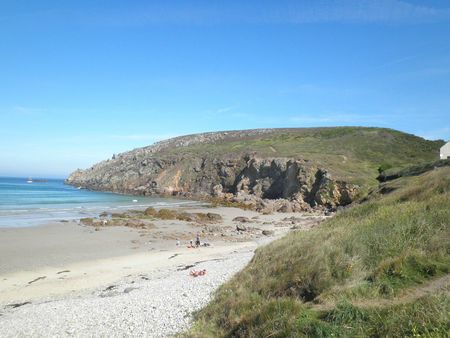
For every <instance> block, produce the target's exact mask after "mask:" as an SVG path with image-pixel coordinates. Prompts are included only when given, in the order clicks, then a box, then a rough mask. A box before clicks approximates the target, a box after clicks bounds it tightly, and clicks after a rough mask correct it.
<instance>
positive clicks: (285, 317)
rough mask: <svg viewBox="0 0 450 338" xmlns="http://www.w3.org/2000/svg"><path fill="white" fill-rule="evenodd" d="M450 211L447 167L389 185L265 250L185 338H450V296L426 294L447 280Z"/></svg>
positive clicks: (203, 312)
mask: <svg viewBox="0 0 450 338" xmlns="http://www.w3.org/2000/svg"><path fill="white" fill-rule="evenodd" d="M383 188H384V190H383ZM385 191H390V193H388V194H386V193H384V192H385ZM449 206H450V167H448V166H447V167H441V168H438V169H435V170H431V171H428V172H425V173H423V174H421V175H418V176H405V177H401V178H399V179H397V180H393V181H391V182H387V183H384V184H383V186H382V187H381V189H380V190H379V191H376V192H373V193H372V194H371V196H370V199H369V200H368V201H367V202H365V203H364V204H362V205H358V206H355V207H352V208H350V209H347V210H345V211H343V212H341V213H339V214H338V215H337V216H336V217H334V218H332V219H330V220H329V221H327V222H325V223H323V224H322V225H321V226H320V227H318V228H316V229H314V230H311V231H308V232H294V233H290V234H288V235H287V236H285V237H284V238H282V239H280V240H278V241H275V242H273V243H271V244H269V245H267V246H265V247H262V248H260V249H258V250H257V252H256V254H255V256H254V258H253V259H252V261H251V262H250V264H249V265H248V266H247V267H246V268H245V269H244V270H243V271H241V272H240V273H238V274H237V275H236V276H235V277H234V278H233V279H232V280H231V281H229V282H228V283H226V284H224V285H223V286H222V287H221V288H219V290H218V291H217V292H216V294H215V297H214V299H213V301H212V302H211V303H210V304H209V305H208V306H207V307H206V308H205V309H203V310H201V311H200V312H199V313H197V315H196V322H195V324H194V326H193V328H192V330H191V331H190V332H189V333H188V334H187V335H190V336H193V337H202V336H203V337H231V336H235V337H303V336H305V337H307V336H309V337H331V336H335V337H341V336H346V337H361V336H370V337H385V336H391V337H401V336H416V337H422V336H423V337H445V336H448V334H449V332H450V319H449V313H450V299H449V297H448V290H447V291H439V290H440V289H439V288H436V290H434V291H433V292H430V293H421V292H420V290H421V288H423V287H425V286H426V285H428V284H429V283H432V282H434V281H438V282H439V281H440V278H443V276H446V275H448V273H449V266H450V224H449V221H450V207H449Z"/></svg>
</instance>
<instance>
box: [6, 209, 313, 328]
mask: <svg viewBox="0 0 450 338" xmlns="http://www.w3.org/2000/svg"><path fill="white" fill-rule="evenodd" d="M171 209H174V210H179V211H182V212H185V211H190V212H194V213H195V212H203V213H209V212H213V213H217V214H219V215H221V217H222V220H221V221H220V222H219V223H217V224H214V225H213V226H210V228H213V229H215V230H214V231H215V232H210V233H207V235H208V240H207V241H208V242H209V243H211V246H207V247H200V248H195V249H190V248H188V247H187V246H188V243H189V238H195V235H196V234H197V233H199V231H200V230H203V231H204V229H207V228H208V226H205V225H199V224H195V223H192V222H185V221H180V220H162V219H157V220H152V227H151V228H149V229H142V228H130V227H124V226H108V227H102V228H99V229H98V228H95V227H93V226H85V225H81V224H79V223H77V222H67V223H61V222H59V223H53V224H49V225H45V226H38V227H27V228H8V229H6V228H2V229H0V256H1V257H2V261H1V264H0V290H1V292H0V325H1V326H2V327H7V328H8V329H7V330H6V331H5V332H6V333H5V334H6V336H8V335H11V336H15V335H27V334H37V335H46V334H54V335H61V334H62V335H66V333H65V332H66V331H67V330H69V331H70V329H67V330H66V331H58V329H57V328H55V330H54V331H51V330H49V331H46V330H47V329H48V328H47V327H45V326H43V325H42V324H39V322H40V321H46V320H47V319H46V318H41V317H40V316H41V315H40V313H47V317H48V318H52V316H61V315H60V314H58V313H55V312H52V311H53V310H51V309H48V308H47V307H49V306H50V305H48V304H65V305H64V306H65V307H66V308H67V311H68V313H72V311H85V308H84V306H82V308H80V309H78V310H77V306H78V305H73V303H74V302H78V301H80V302H84V303H90V304H91V303H92V304H94V303H95V304H96V303H98V302H100V303H102V300H101V299H104V298H107V299H108V301H111V302H116V301H117V306H118V307H120V306H121V305H120V304H122V303H123V302H125V303H128V301H129V300H127V298H126V296H128V295H129V294H130V295H131V294H132V293H133V294H135V295H137V294H139V293H140V292H144V290H147V291H145V292H150V293H151V294H153V295H155V294H156V295H158V296H157V297H160V298H161V297H162V298H164V297H166V296H167V295H168V294H166V293H167V292H168V293H170V294H172V295H174V297H175V298H176V302H178V303H179V300H180V299H184V300H186V301H187V302H188V304H190V305H189V307H187V308H185V307H184V305H180V304H178V303H177V304H178V306H179V307H180V311H182V312H183V316H181V317H179V315H180V313H179V312H177V316H178V317H177V318H178V320H177V322H179V324H180V325H181V323H184V324H183V325H187V323H188V322H187V321H186V320H184V319H183V320H182V319H180V318H190V317H189V316H190V313H191V312H192V311H190V310H191V308H192V309H194V308H195V309H199V308H200V307H201V306H203V305H206V303H207V301H208V300H209V299H210V294H211V292H212V291H213V290H215V288H217V287H218V286H219V285H221V284H222V283H223V282H224V281H225V280H226V279H228V278H231V277H232V276H233V275H234V273H236V272H237V271H239V270H240V269H242V268H243V267H244V266H245V265H246V263H247V262H248V261H249V260H250V259H251V257H253V253H254V251H255V249H256V248H257V247H259V246H260V245H263V244H266V243H269V242H271V241H272V240H274V239H276V238H279V237H280V236H282V235H283V234H285V233H287V232H288V231H290V229H291V227H293V226H295V227H296V228H297V229H308V228H309V227H311V226H314V225H315V224H316V223H317V221H320V219H322V217H321V216H317V217H312V216H302V215H301V214H293V213H292V214H288V213H286V214H280V213H277V214H272V215H261V214H259V213H257V212H254V211H248V210H241V209H236V208H227V207H218V208H211V207H200V208H199V207H196V208H192V207H177V208H171ZM236 217H243V218H246V219H247V220H248V222H247V221H246V223H242V224H241V223H240V222H238V221H235V219H236ZM244 224H245V226H244ZM238 225H239V227H241V228H242V229H246V230H242V231H237V230H236V228H237V227H238ZM97 230H98V231H97ZM262 230H266V231H269V232H270V234H271V235H269V236H267V235H263V234H262ZM177 238H180V239H181V245H180V246H177V245H176V239H177ZM201 239H202V241H203V240H204V239H205V235H204V234H203V233H202V238H201ZM203 268H205V269H207V275H206V276H200V277H197V278H194V277H192V276H190V275H189V271H190V270H191V269H203ZM164 280H165V281H166V282H165V283H163V284H164V285H165V286H167V287H169V285H171V284H174V285H177V287H176V289H174V290H172V291H170V290H169V291H166V292H164V291H162V290H158V289H154V288H152V285H156V284H158V283H162V282H163V281H164ZM181 280H183V281H184V282H183V283H181V284H179V282H180V281H181ZM199 282H200V284H202V283H203V282H205V283H206V285H204V289H201V290H197V286H196V285H197V283H199ZM155 283H156V284H155ZM136 285H139V287H138V288H139V290H140V289H142V291H138V290H135V289H134V288H136ZM158 285H159V284H158ZM165 286H164V287H165ZM184 287H188V288H189V287H192V288H194V289H195V292H194V291H193V292H194V293H193V294H191V295H188V296H183V294H184V293H185V292H184V291H183V288H184ZM127 288H128V289H127ZM130 288H132V289H130ZM108 290H109V291H113V290H115V291H114V292H113V293H112V294H111V295H109V294H110V293H111V292H109V291H108ZM117 290H122V291H121V292H117ZM125 290H128V291H125ZM129 290H133V292H132V293H131V292H129ZM107 291H108V292H107ZM161 292H162V293H161ZM105 294H108V295H109V296H107V297H106V296H105ZM119 296H120V297H119ZM115 297H119V298H115ZM121 297H122V298H121ZM123 297H125V298H123ZM180 297H181V298H180ZM198 297H200V298H201V299H202V301H201V302H200V301H199V302H198V304H196V301H195V300H196V298H198ZM113 298H114V300H113ZM158 299H159V298H158ZM108 301H105V302H104V303H105V305H104V306H105V307H106V308H108V306H107V305H106V304H107V303H108ZM194 303H195V305H193V304H194ZM139 304H140V303H139ZM172 305H173V304H172V302H171V301H169V302H168V304H165V302H163V301H161V304H160V308H159V307H158V309H157V310H155V311H156V312H155V313H158V311H162V312H164V313H165V311H166V310H167V309H168V308H171V306H172ZM197 305H198V306H197ZM61 306H62V305H61ZM80 306H81V305H80ZM99 306H100V305H99ZM130 306H132V307H133V306H135V305H133V303H131V304H130ZM136 306H137V305H136ZM137 307H139V306H137ZM106 308H105V311H107V310H106ZM170 311H174V310H170ZM186 311H187V312H186ZM72 314H73V313H72ZM73 315H74V316H75V314H73ZM117 316H119V317H120V316H121V315H120V314H117ZM136 316H137V317H139V318H140V316H141V315H140V314H137V315H136ZM186 316H187V317H186ZM53 318H55V317H53ZM122 319H123V320H127V319H126V318H122ZM29 320H31V321H32V322H28V321H29ZM61 320H62V319H61ZM67 321H68V322H70V319H69V318H68V319H67ZM68 322H64V323H65V324H64V325H68ZM161 323H163V324H164V323H165V322H164V319H162V322H161ZM161 323H153V324H152V325H154V326H155V327H160V325H159V324H161ZM142 325H143V327H145V328H146V330H150V329H151V327H149V326H148V325H147V324H142ZM161 325H162V324H161ZM174 325H175V326H173V329H168V328H166V329H164V325H163V328H162V329H161V330H162V331H161V330H159V331H158V330H157V331H155V332H156V333H157V335H158V336H161V335H165V334H167V333H168V332H171V333H175V332H177V330H179V329H184V328H186V326H183V327H181V326H179V325H178V324H174ZM150 326H151V325H150ZM104 329H105V330H108V329H107V328H106V327H105V328H104ZM128 329H129V327H128ZM27 330H31V331H27ZM36 330H37V331H36ZM42 330H43V331H42ZM90 330H91V329H90V328H86V327H84V328H82V327H79V328H77V329H75V331H74V334H75V335H80V334H81V335H85V334H86V335H89V334H90V333H92V332H91V331H90ZM119 330H122V331H120V332H122V334H124V333H126V332H128V331H124V330H125V329H119ZM104 334H105V335H110V334H113V333H112V332H107V331H105V333H104ZM113 335H114V334H113Z"/></svg>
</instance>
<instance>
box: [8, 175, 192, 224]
mask: <svg viewBox="0 0 450 338" xmlns="http://www.w3.org/2000/svg"><path fill="white" fill-rule="evenodd" d="M29 181H30V180H29V179H28V178H23V177H22V178H18V177H0V228H11V227H28V226H39V225H43V224H48V223H49V222H56V221H61V220H77V219H80V218H83V217H95V216H98V215H99V214H100V213H102V212H103V211H107V212H120V211H125V210H129V209H144V208H147V207H150V206H152V207H170V206H181V205H186V206H188V205H196V204H197V205H198V204H199V202H195V201H188V200H179V199H175V198H159V197H142V196H131V195H122V194H115V193H107V192H97V191H90V190H86V189H78V188H76V187H72V186H69V185H66V184H64V180H62V179H33V180H31V182H29Z"/></svg>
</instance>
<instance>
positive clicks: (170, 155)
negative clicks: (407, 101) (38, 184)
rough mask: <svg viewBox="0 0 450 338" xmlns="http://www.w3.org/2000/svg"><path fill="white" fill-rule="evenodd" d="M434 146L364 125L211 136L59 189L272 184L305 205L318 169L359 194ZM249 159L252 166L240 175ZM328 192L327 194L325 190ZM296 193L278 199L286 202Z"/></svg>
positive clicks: (100, 168)
mask: <svg viewBox="0 0 450 338" xmlns="http://www.w3.org/2000/svg"><path fill="white" fill-rule="evenodd" d="M442 144H443V142H442V141H428V140H425V139H423V138H420V137H417V136H414V135H410V134H406V133H403V132H400V131H395V130H392V129H382V128H364V127H335V128H293V129H255V130H238V131H226V132H213V133H204V134H195V135H187V136H180V137H176V138H173V139H169V140H166V141H161V142H159V143H156V144H154V145H152V146H149V147H144V148H138V149H134V150H132V151H129V152H126V153H122V154H118V155H116V156H113V158H111V159H108V160H105V161H102V162H100V163H98V164H95V165H93V166H92V167H91V168H88V169H86V170H77V171H75V172H74V173H72V174H71V175H70V177H69V178H68V179H67V183H68V184H72V185H75V186H80V187H85V188H88V189H92V190H103V191H113V192H121V193H129V194H137V195H142V194H144V195H153V194H163V195H164V194H166V195H167V194H169V195H178V196H190V197H195V196H197V197H198V196H202V197H204V196H211V195H214V194H217V191H215V190H214V187H216V186H218V185H219V184H220V185H221V186H222V188H221V189H220V187H219V190H218V192H219V193H233V194H237V193H238V192H239V191H238V190H239V189H243V190H244V191H245V190H247V191H250V192H251V193H252V194H254V193H255V192H254V191H253V190H252V189H253V187H255V186H257V187H261V189H259V188H257V189H256V190H255V191H258V192H260V193H261V196H269V195H271V194H270V193H268V192H267V191H271V190H273V189H272V188H271V187H272V186H277V185H282V184H285V186H284V187H282V188H283V189H280V187H278V186H277V190H278V191H288V190H289V189H287V188H286V189H284V188H285V187H287V186H289V185H291V186H302V189H301V191H302V192H301V195H302V196H301V197H302V198H303V200H305V199H306V200H312V199H314V198H315V197H314V196H310V195H311V193H312V189H313V185H314V183H315V181H316V180H318V182H317V184H318V185H317V186H320V175H319V174H320V173H321V172H322V171H320V172H319V170H325V171H326V172H327V175H328V174H330V175H331V176H330V177H331V179H333V180H334V183H336V182H338V181H340V182H341V183H342V182H344V183H345V187H347V188H349V189H347V190H348V191H350V190H353V188H355V189H354V190H358V195H364V194H365V193H366V191H367V190H368V189H369V188H371V187H374V186H376V185H377V184H378V182H377V180H376V177H377V176H378V175H379V169H380V168H381V169H388V168H391V169H393V168H394V169H395V168H403V167H405V166H407V165H410V164H420V163H423V162H428V161H433V160H436V159H438V157H439V148H440V146H441V145H442ZM252 161H253V162H258V163H257V164H255V166H254V167H253V168H251V169H249V170H247V169H248V167H249V166H251V164H249V163H250V162H252ZM271 161H274V163H272V164H270V163H269V162H271ZM289 161H296V162H298V163H297V164H296V168H297V169H298V170H297V169H296V171H297V172H296V173H295V175H294V174H292V175H291V174H289V175H291V176H292V177H291V176H289V175H288V170H287V169H286V168H287V166H288V162H289ZM261 162H264V163H261ZM254 171H256V173H254ZM246 175H247V176H246ZM288 176H289V177H288ZM244 177H245V179H246V178H248V179H249V181H248V182H250V183H249V186H248V187H245V189H244V188H242V184H241V185H239V182H240V181H246V180H244V179H243V178H244ZM295 180H296V181H295ZM294 181H295V182H294ZM288 183H289V184H288ZM322 183H323V182H322ZM354 185H357V186H358V187H354ZM336 186H337V185H336ZM341 186H343V185H341ZM239 187H240V188H239ZM320 187H322V186H320ZM325 188H326V187H324V189H325ZM328 188H329V190H330V193H331V192H332V190H333V189H331V186H329V187H328ZM328 188H327V189H328ZM350 188H351V189H350ZM263 189H266V190H263ZM299 189H300V188H299ZM341 190H343V189H341ZM344 190H345V189H344ZM289 191H290V190H289ZM297 192H298V191H295V192H292V194H291V195H289V194H287V193H286V194H287V195H286V194H285V195H286V196H284V195H283V196H284V197H285V198H288V199H291V198H293V196H294V195H295V194H296V193H297ZM288 195H289V196H288ZM334 195H336V196H337V194H334ZM334 195H333V196H334ZM341 195H342V194H341ZM352 196H353V195H352ZM256 197H257V198H259V197H260V196H256ZM352 198H353V197H352ZM300 202H301V201H300ZM316 202H317V201H316ZM317 203H319V202H317ZM333 203H334V202H333ZM319 204H320V203H319Z"/></svg>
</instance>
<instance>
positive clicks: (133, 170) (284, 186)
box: [66, 129, 358, 211]
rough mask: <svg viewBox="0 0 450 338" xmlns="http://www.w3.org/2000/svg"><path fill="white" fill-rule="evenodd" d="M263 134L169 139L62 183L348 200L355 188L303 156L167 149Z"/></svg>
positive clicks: (139, 191) (265, 206)
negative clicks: (204, 152)
mask: <svg viewBox="0 0 450 338" xmlns="http://www.w3.org/2000/svg"><path fill="white" fill-rule="evenodd" d="M268 132H270V130H267V129H264V130H256V131H251V130H250V131H245V132H225V133H208V134H199V135H193V136H184V137H179V138H175V139H171V140H168V141H165V142H160V143H157V144H155V145H154V146H151V147H146V148H140V149H136V150H133V151H130V152H127V153H123V154H119V155H117V156H113V158H112V159H110V160H107V161H103V162H101V163H98V164H96V165H94V166H93V167H91V168H89V169H86V170H77V171H75V172H74V173H72V174H71V175H70V176H69V178H68V179H67V180H66V183H68V184H71V185H74V186H80V187H84V188H88V189H92V190H102V191H113V192H121V193H130V194H135V195H173V196H185V197H194V198H196V197H208V196H213V197H216V198H221V199H226V200H232V201H239V202H244V203H247V204H250V205H252V206H253V207H254V208H255V209H258V210H267V211H302V210H309V209H311V208H329V209H330V208H331V209H333V208H336V207H337V206H341V205H347V204H349V203H351V202H352V200H353V199H354V197H355V196H356V194H357V192H358V187H357V186H355V185H352V184H348V183H346V182H343V181H337V180H334V179H333V178H332V177H331V175H330V174H329V173H328V172H327V170H326V169H325V168H319V167H317V166H315V165H313V164H312V163H310V162H309V161H307V160H302V159H295V158H284V157H266V158H259V157H258V156H256V155H255V154H245V155H242V154H223V155H221V156H219V157H218V156H215V155H212V154H204V155H202V156H189V154H186V153H183V152H180V151H178V152H177V151H175V152H174V151H173V150H174V149H177V148H183V147H189V146H192V145H196V144H205V143H206V144H210V145H211V147H214V143H215V142H218V141H223V140H227V139H233V140H236V139H239V138H242V137H253V136H255V135H261V134H265V133H268Z"/></svg>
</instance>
